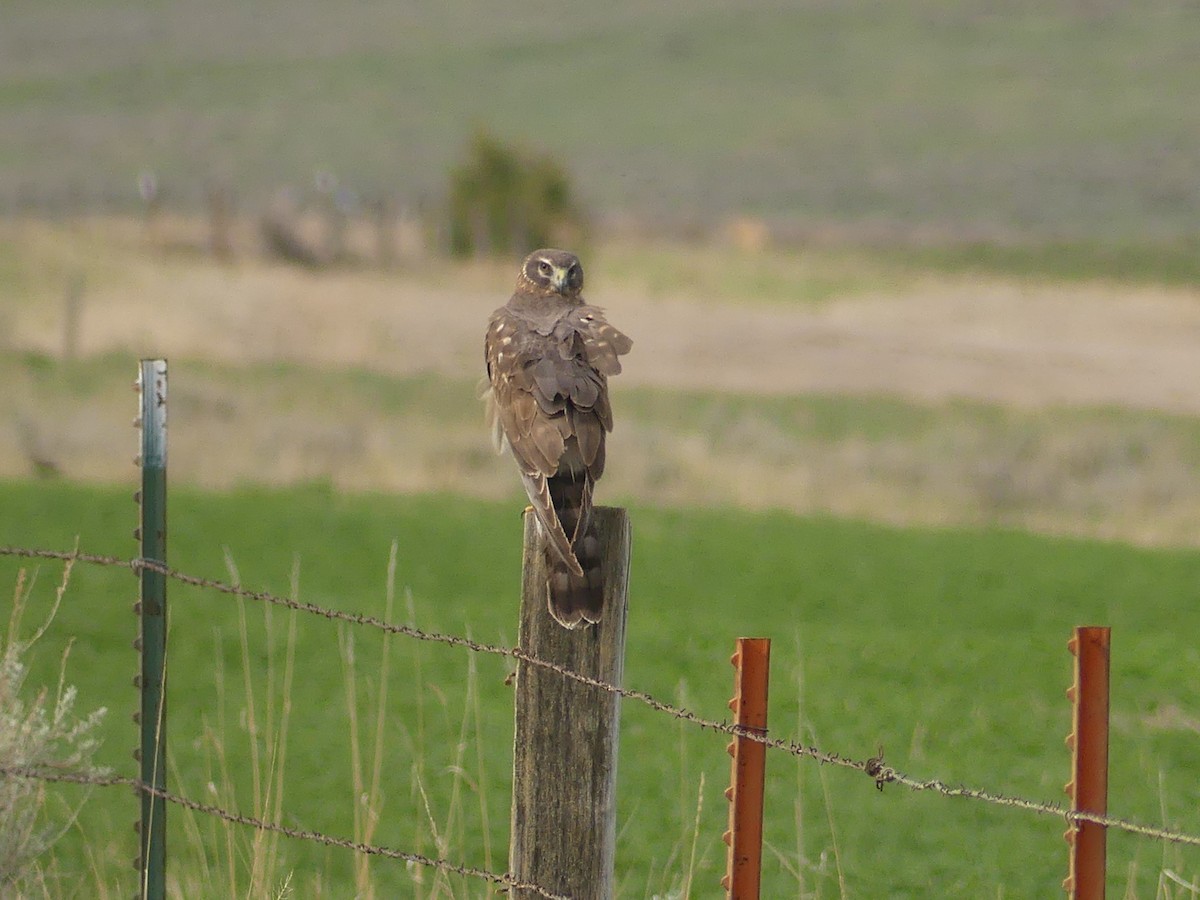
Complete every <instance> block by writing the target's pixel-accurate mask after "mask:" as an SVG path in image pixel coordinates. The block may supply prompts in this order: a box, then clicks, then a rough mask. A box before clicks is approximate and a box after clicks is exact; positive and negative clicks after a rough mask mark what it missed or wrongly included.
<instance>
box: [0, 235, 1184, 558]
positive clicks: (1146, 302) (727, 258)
mask: <svg viewBox="0 0 1200 900" xmlns="http://www.w3.org/2000/svg"><path fill="white" fill-rule="evenodd" d="M160 226H161V227H160V228H159V230H158V231H157V232H156V233H154V234H148V233H147V232H146V231H145V229H144V228H143V227H142V225H141V223H138V222H137V221H132V220H131V221H115V222H114V221H92V222H83V223H79V224H77V225H76V226H75V227H73V228H64V227H61V226H51V225H45V224H38V223H26V224H24V225H21V226H14V225H10V226H8V227H7V228H6V230H5V232H4V233H3V237H4V240H5V246H6V247H7V249H6V250H5V251H4V252H5V254H6V257H7V258H6V259H5V261H4V263H5V264H4V266H3V267H0V268H2V269H3V271H5V272H6V276H5V277H4V279H3V280H2V281H0V289H2V293H0V310H3V314H4V316H5V317H6V319H7V320H8V322H9V323H10V327H9V328H8V330H7V347H8V352H6V353H5V354H4V355H3V356H0V370H2V372H3V377H4V380H5V383H6V384H7V385H9V390H8V391H6V392H5V395H4V396H3V398H0V472H2V473H5V474H9V475H25V474H42V475H55V474H64V475H67V476H69V477H74V478H84V479H88V480H95V481H111V480H121V479H125V478H127V477H129V472H130V469H129V468H128V461H129V457H130V456H131V454H132V450H133V435H132V433H131V432H130V431H128V430H127V424H126V423H127V422H128V420H129V419H130V418H131V414H132V397H131V396H130V395H128V394H126V393H125V392H124V390H123V387H122V385H123V384H124V382H125V381H127V380H128V378H129V377H130V373H131V372H132V370H133V366H132V360H133V358H134V357H136V356H137V355H149V354H154V355H159V354H162V355H166V356H168V357H170V358H171V359H172V360H173V362H174V366H173V370H172V371H173V373H174V378H173V379H172V421H171V428H172V449H171V466H172V472H173V477H175V478H179V479H182V480H184V481H188V482H193V483H197V484H200V485H203V486H207V487H217V488H222V487H229V486H232V485H235V484H239V483H244V482H248V481H259V482H267V483H273V484H287V483H295V482H302V481H311V480H320V481H328V482H330V483H332V484H334V485H336V486H337V487H339V488H343V489H348V490H386V491H424V490H451V491H459V492H465V493H469V494H473V495H478V496H485V497H495V496H501V495H505V494H507V493H510V492H512V491H513V490H514V489H515V485H514V479H513V478H512V477H511V472H510V471H509V466H508V463H507V462H505V461H503V460H496V459H494V458H493V457H492V455H491V453H490V450H489V447H488V443H487V441H486V439H485V436H484V433H483V428H482V425H481V416H480V411H479V407H478V404H477V401H476V400H475V397H474V383H475V380H476V379H477V377H478V376H479V374H480V373H481V368H482V363H481V349H480V344H481V338H480V335H481V330H482V329H481V323H482V322H484V321H485V320H486V316H487V314H488V313H489V312H490V311H491V309H492V308H494V307H495V306H496V305H498V304H499V303H501V302H503V300H504V298H505V296H506V294H507V292H508V289H509V287H508V285H509V281H510V280H511V276H512V273H511V271H510V270H511V268H512V267H511V266H510V265H505V264H501V263H498V262H476V263H471V264H467V265H459V264H453V263H450V262H447V261H444V260H439V259H433V258H428V257H414V258H411V259H409V260H408V261H407V262H405V263H401V264H398V265H397V266H393V267H388V268H379V267H371V266H365V265H360V266H357V267H355V266H340V267H332V268H326V269H322V270H319V271H306V270H303V269H300V268H297V267H293V266H287V265H284V264H281V263H277V262H272V261H269V260H265V259H264V258H263V257H262V256H261V254H260V253H259V252H258V251H257V248H256V247H255V246H254V244H253V240H252V232H251V231H250V230H249V229H244V230H243V231H242V232H241V233H242V235H243V240H241V241H240V242H239V243H238V245H237V246H238V252H237V253H236V254H235V257H234V259H233V261H231V262H227V263H214V262H213V261H212V260H211V259H209V258H208V257H207V256H206V255H205V253H204V252H203V239H202V235H203V229H202V228H201V227H200V226H198V225H197V223H195V222H188V221H186V220H168V221H165V222H163V223H160ZM363 240H364V241H365V240H366V237H365V236H364V238H363ZM722 261H723V262H724V265H721V264H718V263H721V262H722ZM590 270H591V272H592V273H593V277H592V278H591V284H592V287H591V289H590V290H589V296H590V297H591V299H592V300H593V301H594V302H598V303H600V304H602V305H605V306H607V307H608V308H609V312H610V316H611V318H612V319H613V321H616V322H619V323H620V324H621V326H622V327H623V328H624V329H626V330H627V331H629V332H630V333H631V334H632V335H633V336H634V338H635V342H636V350H635V352H634V353H633V354H632V355H631V356H630V358H629V361H628V365H627V369H626V371H625V373H623V374H622V375H621V376H620V378H619V379H618V380H617V381H616V382H615V384H614V395H615V398H616V404H617V408H618V411H619V417H618V427H617V430H616V432H615V433H614V435H613V444H612V454H611V455H612V459H613V460H614V465H612V466H611V467H610V469H609V473H608V475H607V476H606V479H605V482H604V485H603V487H602V493H603V499H604V500H606V501H608V502H647V503H668V504H677V505H695V504H701V505H709V504H713V505H720V504H734V505H741V506H747V507H753V508H762V507H780V508H785V509H790V510H794V511H799V512H829V513H833V514H837V515H849V516H856V517H865V518H870V519H876V520H884V521H889V522H896V523H904V522H925V523H930V522H931V523H973V524H978V523H995V524H1005V525H1014V526H1021V527H1030V528H1035V529H1038V530H1049V531H1055V532H1068V533H1080V534H1090V535H1099V536H1104V537H1113V538H1123V539H1131V540H1136V541H1139V542H1151V543H1184V544H1193V543H1195V542H1196V540H1197V536H1198V535H1200V477H1198V476H1197V475H1196V472H1197V463H1198V462H1200V432H1198V429H1197V426H1196V424H1195V422H1194V419H1193V418H1192V417H1193V416H1195V415H1197V414H1200V354H1198V353H1196V352H1195V350H1194V348H1195V347H1196V346H1197V345H1198V343H1200V296H1198V295H1197V293H1196V292H1194V291H1189V290H1185V289H1182V288H1172V289H1167V288H1154V287H1147V286H1141V287H1136V288H1130V287H1126V286H1122V285H1119V284H1112V283H1103V282H1095V283H1082V284H1081V283H1074V284H1071V285H1061V284H1051V283H1031V282H1028V281H1021V280H1016V279H1009V280H1005V279H1002V278H998V277H991V278H989V279H981V278H974V279H971V278H966V277H963V276H959V275H954V276H949V275H936V274H914V273H913V272H912V271H909V270H902V269H889V268H888V267H887V266H886V265H885V264H883V263H882V262H880V261H879V260H878V259H874V260H872V259H870V258H868V257H866V256H863V257H862V262H861V265H856V264H855V257H854V256H853V255H852V254H848V253H847V252H832V251H830V252H824V251H819V250H814V251H811V252H807V253H799V252H794V251H793V252H785V251H782V250H770V249H768V248H761V249H758V250H751V249H737V248H730V247H725V246H714V247H711V248H709V249H708V251H707V252H701V251H699V250H697V249H695V248H686V247H675V248H672V247H670V246H661V247H657V248H647V246H645V245H633V244H628V243H622V242H619V241H617V242H610V243H608V244H605V245H603V246H601V247H598V248H597V250H596V252H595V254H594V261H593V263H592V265H591V266H590ZM730 271H733V272H738V273H741V275H740V276H739V277H738V278H736V279H733V278H730V276H729V272H730ZM77 277H82V279H83V280H84V282H85V284H86V289H85V295H84V298H83V300H82V302H81V303H80V306H79V308H80V310H81V312H80V315H79V321H78V323H77V326H76V329H75V331H76V334H77V338H76V346H75V347H74V355H75V356H76V359H75V360H74V361H73V362H70V363H69V364H60V363H59V362H58V361H57V360H59V359H61V358H62V357H63V356H64V355H66V349H67V348H66V347H64V342H65V337H64V315H65V312H66V309H67V303H66V301H65V300H64V296H65V294H64V292H65V287H64V286H65V285H67V284H69V283H70V279H71V278H77ZM740 284H744V288H739V285H740ZM814 285H815V286H817V287H818V288H819V291H818V293H817V294H814ZM789 296H792V297H794V298H795V300H794V301H793V302H790V303H788V302H786V300H787V298H788V297H789ZM831 422H832V423H833V424H830V423H831Z"/></svg>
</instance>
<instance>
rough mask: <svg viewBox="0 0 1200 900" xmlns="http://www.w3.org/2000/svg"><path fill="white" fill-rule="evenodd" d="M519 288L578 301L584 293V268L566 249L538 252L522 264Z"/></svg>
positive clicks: (518, 279)
mask: <svg viewBox="0 0 1200 900" xmlns="http://www.w3.org/2000/svg"><path fill="white" fill-rule="evenodd" d="M517 287H518V289H520V288H525V289H526V290H533V291H535V292H537V293H540V294H561V295H562V296H564V297H567V298H569V299H574V298H576V297H578V296H579V292H580V291H581V290H583V266H581V265H580V264H579V257H578V256H576V255H575V254H574V253H570V252H568V251H566V250H534V251H533V252H532V253H530V254H529V255H528V256H527V257H525V262H523V263H522V264H521V274H520V275H519V276H518V278H517Z"/></svg>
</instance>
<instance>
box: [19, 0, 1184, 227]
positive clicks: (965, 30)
mask: <svg viewBox="0 0 1200 900" xmlns="http://www.w3.org/2000/svg"><path fill="white" fill-rule="evenodd" d="M4 15H5V22H4V28H3V29H0V133H2V134H3V136H4V137H3V140H4V148H3V167H2V169H0V195H3V196H5V197H6V198H8V202H10V203H12V202H14V198H19V197H21V196H22V193H23V192H24V193H25V195H26V196H28V195H42V196H46V197H55V198H57V199H58V200H59V201H61V202H67V201H69V200H71V199H72V198H74V197H78V199H90V198H91V196H92V195H100V196H104V197H108V198H110V199H111V200H113V201H114V202H115V201H116V200H117V199H118V198H121V197H123V198H125V199H126V201H127V202H128V203H129V204H130V205H131V206H132V205H133V204H134V203H135V202H136V199H137V195H136V191H135V181H136V178H137V176H138V173H141V172H154V173H156V174H157V176H158V177H159V180H160V182H161V184H162V186H163V189H164V190H165V191H166V192H167V194H168V196H170V197H171V198H172V200H173V201H174V202H176V203H179V204H186V203H187V202H188V201H191V202H192V203H195V204H198V203H199V200H200V195H199V192H200V189H201V187H202V185H203V184H204V183H205V182H206V181H208V180H221V181H223V182H227V183H228V184H229V185H230V186H231V187H232V188H233V189H234V190H235V191H236V193H237V195H238V196H239V197H254V196H255V195H260V194H263V193H268V192H270V191H272V190H274V189H275V188H277V187H279V186H281V185H283V184H288V183H291V184H308V183H310V182H311V180H312V179H313V177H314V174H315V173H317V172H322V171H324V172H329V173H332V174H334V175H336V176H337V177H339V178H340V179H341V181H342V182H343V183H345V184H346V185H348V186H350V187H352V188H353V189H355V190H356V191H359V192H361V193H362V194H364V195H367V194H371V193H373V192H386V193H389V194H395V195H397V196H399V197H401V198H403V199H405V200H406V201H409V202H417V201H419V200H421V199H425V200H427V201H428V202H434V201H436V200H437V199H438V198H439V197H440V195H441V194H442V192H443V190H444V179H445V173H446V169H447V165H448V163H449V162H450V161H451V160H454V159H455V158H456V157H457V156H458V155H459V154H460V153H461V152H462V148H463V146H464V144H465V143H466V141H467V138H468V137H469V136H470V134H471V132H472V131H473V129H475V128H476V127H478V126H484V127H486V128H488V129H490V130H493V131H494V132H496V133H497V134H498V135H499V136H500V137H502V138H504V139H506V140H512V141H516V142H519V143H522V144H530V145H533V146H535V147H537V148H540V149H542V150H544V151H546V152H549V153H551V154H553V155H554V156H555V157H556V158H558V159H560V160H562V161H563V162H564V163H565V164H566V165H567V166H568V167H569V169H570V171H571V172H572V174H573V175H574V177H575V178H576V179H577V182H578V186H579V189H580V191H581V192H582V194H583V196H584V197H585V198H586V199H587V201H588V203H589V205H591V206H593V207H595V209H596V210H597V211H598V212H599V213H601V214H602V215H608V216H616V215H620V214H628V215H632V216H637V217H643V218H647V219H653V218H655V217H661V218H662V219H665V220H667V221H671V222H700V223H704V222H707V221H708V220H710V219H711V218H712V217H714V216H718V217H719V216H727V215H731V214H745V213H750V214H754V215H760V216H764V217H768V218H770V219H772V220H777V221H778V222H780V223H781V224H788V225H793V226H803V227H808V228H816V229H826V228H837V229H849V230H850V233H851V234H855V233H860V232H861V233H867V234H869V233H875V232H876V231H879V232H881V233H884V234H896V235H899V236H908V237H911V236H912V235H913V233H914V232H920V233H928V234H930V235H933V236H937V237H941V238H943V239H950V238H953V239H955V240H962V239H963V238H964V237H967V236H975V237H979V238H987V239H1018V238H1023V239H1029V238H1032V237H1036V238H1053V239H1063V238H1072V239H1097V240H1100V239H1106V240H1108V239H1111V240H1124V241H1138V242H1145V241H1150V240H1162V239H1178V238H1193V237H1195V232H1196V210H1197V207H1198V206H1200V185H1198V184H1197V179H1196V178H1195V172H1196V170H1197V165H1198V163H1200V159H1198V158H1197V157H1198V154H1200V149H1198V148H1200V109H1198V107H1197V104H1196V103H1195V102H1194V101H1195V89H1196V86H1197V83H1198V81H1200V58H1198V57H1197V54H1196V53H1195V47H1196V43H1197V40H1198V32H1200V22H1198V21H1197V13H1196V9H1195V6H1194V4H1190V3H1186V2H1183V0H1148V2H1146V3H1139V4H1136V5H1130V4H1121V3H1113V2H1108V0H1064V2H1057V3H1050V4H1046V3H1032V2H1022V0H1006V2H1000V3H995V2H984V0H967V2H963V3H955V4H945V3H937V2H926V0H905V2H902V3H889V4H884V5H882V6H881V5H880V4H877V3H868V2H861V0H838V2H818V0H810V2H799V3H778V2H771V0H765V2H764V0H750V2H746V3H740V4H738V5H737V6H736V7H731V6H730V5H729V4H726V3H718V2H709V0H699V2H694V3H657V4H651V3H645V2H637V0H617V2H614V3H610V4H605V5H604V6H603V7H600V6H596V5H593V4H586V3H567V4H559V5H557V6H555V7H553V8H547V7H546V6H545V5H544V4H540V3H529V2H515V3H508V4H505V5H504V6H503V7H502V8H501V7H496V6H495V5H493V4H488V3H481V2H476V0H452V2H447V3H413V4H407V3H406V4H397V3H390V2H383V0H364V2H358V3H354V4H337V3H334V4H331V3H319V2H315V0H289V2H277V0H267V2H263V3H255V4H253V5H247V4H242V3H233V2H229V0H215V2H212V3H203V4H201V3H169V4H156V5H151V6H147V5H146V4H145V3H139V2H134V0H110V2H106V3H103V4H88V3H79V2H70V0H54V2H49V3H42V2H28V0H15V2H12V3H9V4H7V5H6V10H5V14H4Z"/></svg>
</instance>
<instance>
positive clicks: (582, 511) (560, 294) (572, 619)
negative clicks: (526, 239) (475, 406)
mask: <svg viewBox="0 0 1200 900" xmlns="http://www.w3.org/2000/svg"><path fill="white" fill-rule="evenodd" d="M582 291H583V266H582V265H581V264H580V262H579V257H577V256H576V255H575V254H574V253H571V252H569V251H566V250H555V249H542V250H535V251H534V252H532V253H530V254H529V255H528V256H526V257H525V259H524V261H523V262H522V263H521V270H520V273H519V274H518V275H517V285H516V289H515V291H514V292H513V295H512V297H511V298H510V299H509V301H508V303H507V304H505V305H504V306H502V307H500V308H499V309H497V310H496V311H495V312H494V313H492V316H491V318H490V319H489V320H488V328H487V335H486V337H485V339H484V362H485V364H486V366H487V381H488V385H487V389H486V390H485V392H484V396H485V399H486V402H487V420H488V425H489V428H490V430H491V433H492V438H493V442H494V444H495V446H496V449H497V451H499V452H504V451H505V450H507V451H509V452H511V454H512V456H513V459H514V460H515V461H516V464H517V469H518V471H519V472H520V475H521V482H522V484H523V485H524V487H525V493H526V494H528V496H529V502H530V504H531V506H532V509H533V512H534V515H535V516H536V517H537V521H538V525H539V527H540V528H541V530H542V531H543V532H544V533H545V535H546V538H547V540H546V563H547V566H546V570H547V572H548V573H549V575H548V579H547V584H546V600H547V606H548V608H549V611H550V615H551V616H553V617H554V619H555V620H556V621H557V622H558V623H559V624H560V625H562V626H563V627H564V628H572V629H573V628H579V627H586V626H587V625H590V624H595V623H597V622H599V621H600V617H601V612H602V606H603V599H604V594H603V591H604V586H603V584H602V581H601V575H600V552H599V551H600V545H599V541H598V539H597V537H596V535H595V531H594V529H593V527H592V521H591V518H592V492H593V490H594V488H595V484H596V482H597V481H598V480H599V479H600V476H601V475H603V474H604V461H605V451H604V442H605V436H606V435H607V434H608V432H610V431H612V428H613V415H612V405H611V403H610V402H609V397H608V379H609V377H611V376H613V375H616V374H618V373H620V371H621V360H620V357H621V356H622V355H624V354H626V353H628V352H629V350H630V348H631V347H632V346H633V341H631V340H630V339H629V338H628V337H626V336H625V335H624V334H622V333H621V332H620V331H618V330H617V329H616V328H614V327H613V326H612V325H610V324H609V323H608V321H607V320H606V319H605V317H604V311H603V310H602V309H600V308H599V307H597V306H591V305H589V304H588V303H587V302H586V301H585V300H584V299H583V294H582Z"/></svg>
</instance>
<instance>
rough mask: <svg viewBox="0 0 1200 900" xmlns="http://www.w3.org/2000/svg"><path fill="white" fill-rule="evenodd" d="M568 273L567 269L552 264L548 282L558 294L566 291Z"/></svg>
mask: <svg viewBox="0 0 1200 900" xmlns="http://www.w3.org/2000/svg"><path fill="white" fill-rule="evenodd" d="M569 275H570V271H569V270H568V269H563V268H561V267H559V266H554V271H553V272H551V273H550V284H552V285H553V286H554V289H555V290H556V291H558V292H559V293H560V294H563V293H566V290H567V279H568V277H569Z"/></svg>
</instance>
